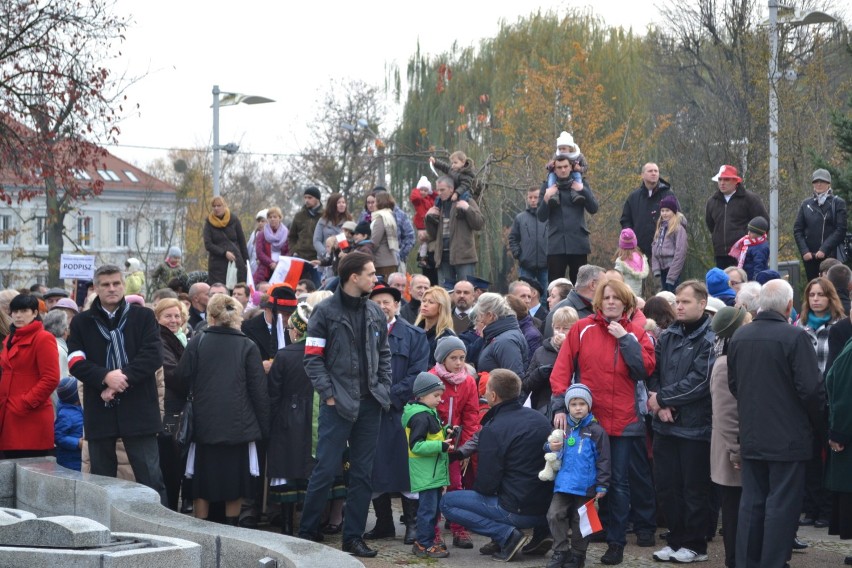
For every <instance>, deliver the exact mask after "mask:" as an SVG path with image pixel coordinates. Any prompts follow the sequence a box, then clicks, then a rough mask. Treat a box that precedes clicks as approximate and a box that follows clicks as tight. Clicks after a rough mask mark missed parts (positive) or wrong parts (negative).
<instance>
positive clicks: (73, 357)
mask: <svg viewBox="0 0 852 568" xmlns="http://www.w3.org/2000/svg"><path fill="white" fill-rule="evenodd" d="M85 358H86V354H85V353H84V352H82V351H74V352H72V353H69V354H68V369H69V370H70V369H71V368H72V367H73V366H74V365H76V364H77V363H79V362H80V361H83V360H84V359H85Z"/></svg>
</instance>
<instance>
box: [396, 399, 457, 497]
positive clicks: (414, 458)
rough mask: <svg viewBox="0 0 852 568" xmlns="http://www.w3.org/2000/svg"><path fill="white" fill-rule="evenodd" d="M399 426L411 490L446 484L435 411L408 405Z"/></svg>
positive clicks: (446, 471)
mask: <svg viewBox="0 0 852 568" xmlns="http://www.w3.org/2000/svg"><path fill="white" fill-rule="evenodd" d="M402 426H403V428H405V436H406V438H407V439H408V474H409V477H410V478H411V491H412V492H413V493H416V492H418V491H425V490H426V489H437V488H439V487H445V486H447V485H449V484H450V471H449V459H448V457H447V451H446V447H447V446H446V444H445V443H444V440H445V437H444V428H443V427H441V420H440V419H439V418H438V412H437V411H436V410H435V409H434V408H429V407H428V406H426V405H425V404H422V403H419V402H410V403H408V404H406V405H405V410H403V411H402Z"/></svg>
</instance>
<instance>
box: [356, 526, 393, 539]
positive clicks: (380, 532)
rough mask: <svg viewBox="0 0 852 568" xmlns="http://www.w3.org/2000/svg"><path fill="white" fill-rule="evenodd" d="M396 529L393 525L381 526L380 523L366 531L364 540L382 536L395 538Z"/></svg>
mask: <svg viewBox="0 0 852 568" xmlns="http://www.w3.org/2000/svg"><path fill="white" fill-rule="evenodd" d="M395 537H396V531H395V530H394V529H393V527H380V526H379V523H376V526H375V527H373V530H371V531H367V532H365V533H364V540H376V539H380V538H395Z"/></svg>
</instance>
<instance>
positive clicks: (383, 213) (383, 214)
mask: <svg viewBox="0 0 852 568" xmlns="http://www.w3.org/2000/svg"><path fill="white" fill-rule="evenodd" d="M376 219H381V220H382V223H383V224H384V226H385V236H386V237H387V239H388V247H389V248H390V249H391V250H392V251H394V252H398V251H399V238H398V236H397V228H396V219H395V218H394V216H393V210H392V209H377V210H376V211H374V212H373V222H372V223H371V224H370V230H371V231H372V230H374V229H373V225H375V223H376Z"/></svg>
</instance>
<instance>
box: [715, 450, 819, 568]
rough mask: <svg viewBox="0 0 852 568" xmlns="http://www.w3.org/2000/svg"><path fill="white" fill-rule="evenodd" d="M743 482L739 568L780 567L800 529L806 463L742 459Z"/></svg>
mask: <svg viewBox="0 0 852 568" xmlns="http://www.w3.org/2000/svg"><path fill="white" fill-rule="evenodd" d="M742 480H743V494H742V498H741V499H740V515H739V526H738V527H737V568H780V567H781V566H784V563H785V562H787V560H789V559H790V555H791V553H792V543H793V538H795V536H796V529H797V528H798V521H799V511H800V510H801V508H802V495H803V493H804V490H805V462H803V461H793V462H779V461H764V460H751V459H743V469H742ZM725 530H727V528H726V529H725Z"/></svg>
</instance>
